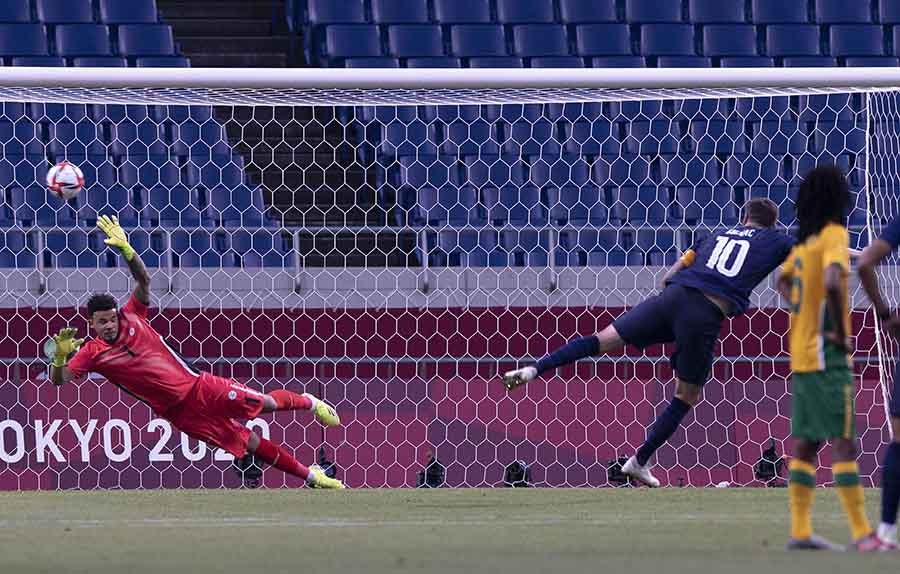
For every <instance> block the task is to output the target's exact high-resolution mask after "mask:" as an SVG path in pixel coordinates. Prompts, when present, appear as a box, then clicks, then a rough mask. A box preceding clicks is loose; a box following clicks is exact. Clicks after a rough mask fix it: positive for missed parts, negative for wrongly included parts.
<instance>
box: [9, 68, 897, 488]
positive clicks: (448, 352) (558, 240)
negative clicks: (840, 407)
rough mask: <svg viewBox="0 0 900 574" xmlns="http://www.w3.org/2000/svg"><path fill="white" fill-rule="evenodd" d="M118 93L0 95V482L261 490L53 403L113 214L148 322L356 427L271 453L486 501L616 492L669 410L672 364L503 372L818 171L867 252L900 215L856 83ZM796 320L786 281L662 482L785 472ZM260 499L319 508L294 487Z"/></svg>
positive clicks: (49, 78)
mask: <svg viewBox="0 0 900 574" xmlns="http://www.w3.org/2000/svg"><path fill="white" fill-rule="evenodd" d="M118 72H122V75H114V74H107V73H104V75H102V76H101V75H97V74H100V71H99V70H87V71H85V70H53V71H52V75H51V74H50V72H42V71H41V70H25V71H16V70H12V71H10V72H4V75H5V76H8V77H4V78H0V106H2V107H0V188H2V190H3V197H2V200H3V201H2V206H0V282H2V283H0V285H2V290H0V317H2V321H0V358H2V365H3V366H2V369H3V373H2V382H0V396H2V400H0V489H57V488H61V489H65V488H84V489H90V488H157V487H197V486H204V487H223V486H225V487H232V486H238V485H241V484H242V476H240V475H239V473H238V472H237V471H236V469H237V466H236V465H235V464H234V461H232V460H231V457H230V455H227V454H226V453H223V452H222V451H219V450H217V449H214V448H211V447H208V446H207V445H205V444H202V443H198V442H197V441H195V440H193V439H189V438H188V437H186V436H183V435H181V434H180V433H179V432H178V431H177V429H174V428H172V426H171V425H170V424H169V423H168V422H167V421H165V420H163V419H162V418H161V417H159V416H158V415H155V414H153V413H152V412H151V411H150V410H149V408H148V407H147V406H145V405H144V404H142V403H140V402H138V401H136V400H135V399H133V398H132V397H129V396H127V395H124V394H122V393H120V392H119V391H118V390H117V389H116V388H115V387H113V386H112V385H110V384H107V383H105V382H104V381H102V380H100V379H96V378H90V379H87V380H85V381H83V382H80V383H74V384H69V385H66V386H64V387H61V388H58V389H57V388H55V387H54V386H53V385H52V384H50V383H49V382H48V381H47V379H46V363H47V361H46V359H45V358H44V357H43V353H42V346H43V344H44V342H45V341H46V340H47V338H48V337H49V336H51V335H52V334H53V333H55V332H56V331H57V330H58V329H60V328H62V327H64V326H73V327H76V328H78V330H79V333H80V334H81V335H82V336H83V335H85V334H87V333H89V328H88V325H87V322H86V318H85V313H84V309H83V305H84V303H85V301H86V298H87V296H88V295H89V294H90V293H94V292H102V291H108V292H111V293H113V294H114V295H115V296H116V297H118V298H119V299H120V300H123V299H124V298H125V297H126V295H127V293H128V289H129V287H130V280H129V276H128V273H127V268H126V267H124V266H123V265H122V262H121V261H119V260H117V258H116V257H115V256H114V255H113V254H112V253H110V252H109V250H107V249H105V247H104V245H103V242H102V238H101V237H100V235H99V234H98V232H97V231H96V229H95V226H96V219H97V217H98V216H99V215H100V214H109V213H112V214H117V215H118V217H119V220H120V221H121V222H122V223H123V225H124V226H125V227H126V228H127V231H128V233H129V236H130V239H131V242H132V244H133V245H134V246H135V248H136V249H137V251H138V253H139V254H140V255H141V257H142V258H143V260H144V261H145V262H146V263H147V265H148V267H149V268H150V272H151V275H152V278H153V283H152V290H153V294H152V300H153V303H152V307H153V309H152V311H151V317H152V319H151V322H152V324H153V326H154V327H155V328H156V329H157V330H158V331H159V332H160V333H161V334H162V335H163V336H164V337H165V338H166V340H167V341H168V342H169V343H170V344H171V345H172V346H173V347H174V348H176V349H177V350H178V351H179V352H180V353H181V354H182V355H183V356H184V357H185V358H186V360H188V361H190V362H191V363H193V365H194V366H195V367H197V368H199V369H202V370H209V371H212V372H214V373H215V374H217V375H220V376H226V377H232V378H235V379H237V380H240V381H242V382H246V383H247V384H249V385H251V386H252V387H255V388H258V389H261V390H266V391H268V390H273V389H276V388H289V389H293V390H297V391H303V390H305V391H308V392H312V393H314V394H316V395H318V396H320V397H323V398H325V399H326V400H328V401H329V402H331V403H332V404H333V405H335V407H336V408H337V410H338V411H339V413H340V415H341V418H342V420H343V421H344V424H343V426H342V427H340V428H337V429H328V430H327V431H325V430H323V429H322V428H321V427H320V426H318V425H316V424H314V423H312V422H311V421H310V417H308V416H304V415H305V413H288V414H283V413H279V414H277V415H275V416H261V417H260V418H259V419H257V420H254V421H249V422H248V423H247V424H248V425H251V426H253V427H254V428H256V429H258V430H259V432H261V434H262V435H263V436H267V437H269V438H271V439H272V440H274V441H275V442H278V443H283V444H285V445H286V447H287V448H289V449H293V451H294V452H295V454H296V455H297V457H298V458H299V460H301V461H303V462H305V463H311V462H313V461H316V460H319V459H320V458H322V459H324V460H326V461H328V462H329V463H330V462H333V463H334V464H335V465H336V469H337V472H338V475H339V476H340V477H341V478H343V479H344V480H345V481H346V482H348V484H349V485H351V486H354V487H362V486H365V487H400V486H416V485H418V484H419V482H420V481H421V480H422V478H423V477H424V476H425V474H423V473H425V470H426V467H427V466H428V465H429V464H430V461H431V459H432V457H433V458H434V459H436V460H437V463H438V464H439V465H440V467H441V468H442V469H443V471H444V477H445V482H444V484H446V485H448V486H471V487H476V486H497V485H502V484H503V483H504V475H505V472H506V471H507V469H508V468H509V467H510V465H512V464H514V463H516V462H519V463H521V464H523V465H525V466H526V467H527V470H528V474H529V476H530V480H531V481H532V482H533V484H535V485H539V486H607V485H617V484H619V482H618V478H619V477H618V475H617V473H616V468H615V464H616V461H617V459H619V458H620V457H623V456H628V455H630V454H632V453H633V452H634V450H635V449H636V448H637V446H638V445H639V444H640V443H641V442H642V441H643V438H644V433H645V428H646V427H647V426H648V425H649V423H650V422H651V421H652V419H653V416H654V414H655V413H656V412H657V411H658V410H659V409H660V408H663V407H664V405H665V403H666V401H667V400H668V399H669V397H670V396H671V395H672V393H673V390H674V383H673V378H672V371H671V368H670V366H669V360H668V355H669V354H670V353H671V351H672V349H671V348H668V347H653V348H650V349H647V351H646V352H643V353H641V352H639V351H636V350H634V349H626V350H625V351H624V352H622V353H621V354H617V355H615V356H612V357H600V358H597V359H596V360H589V361H583V362H581V363H579V364H578V365H577V366H576V367H570V368H566V369H562V370H560V371H559V373H558V374H556V375H555V376H551V377H546V378H545V379H543V380H539V381H535V382H532V383H531V384H529V385H528V386H527V388H525V389H524V390H519V391H517V392H514V393H512V394H507V393H506V391H505V390H504V389H503V387H502V385H501V384H500V383H499V380H498V378H497V374H498V372H502V371H503V370H506V369H509V368H512V367H514V366H516V365H521V364H523V363H526V362H528V361H532V360H534V359H536V358H537V357H540V356H541V355H543V354H544V353H546V352H547V351H549V350H552V349H553V348H555V347H557V346H559V345H561V344H563V343H564V342H566V341H567V340H570V339H572V338H573V337H575V336H578V335H585V334H590V333H594V332H597V331H599V330H600V329H602V328H603V327H604V326H606V325H607V324H609V323H610V322H611V321H612V320H613V319H614V318H615V317H616V316H618V315H619V314H620V313H621V312H622V311H623V309H625V308H627V307H630V306H633V305H635V304H637V303H638V302H640V301H641V300H642V299H644V298H645V297H647V296H649V295H652V294H653V293H655V292H656V291H657V289H658V282H659V280H660V278H661V276H662V273H663V271H664V269H665V267H666V266H667V265H669V264H671V263H673V262H674V261H675V260H676V258H677V257H678V255H679V253H680V252H681V251H683V250H684V249H686V248H687V247H688V246H689V245H690V244H691V243H692V241H693V240H694V239H696V238H698V237H701V236H703V235H704V234H707V233H709V232H710V230H712V229H715V228H717V227H719V226H730V225H735V224H737V222H738V221H739V217H740V208H741V205H742V204H743V203H744V202H745V201H746V200H747V199H749V198H752V197H761V196H763V197H769V198H771V199H772V200H774V201H775V202H776V203H777V204H778V205H779V210H780V225H781V226H783V227H785V228H790V227H791V226H792V225H793V224H794V209H793V205H794V204H793V198H794V196H795V193H796V190H797V187H798V185H799V182H800V178H801V176H802V174H803V173H804V172H805V171H806V170H808V169H810V168H811V167H812V166H813V165H815V164H816V163H818V162H829V163H835V164H837V165H839V166H840V167H842V168H843V169H844V170H845V171H846V172H847V173H848V174H849V180H850V183H851V186H852V191H853V197H854V201H855V205H854V207H853V210H852V212H851V213H850V216H849V225H850V232H851V238H852V242H853V243H854V244H855V245H854V246H863V245H865V244H866V243H867V242H868V241H869V239H870V237H871V236H872V234H873V233H877V232H878V229H879V227H880V225H881V224H882V223H883V222H884V221H885V220H886V218H888V217H891V216H893V215H895V214H896V212H897V209H898V207H897V206H898V195H897V189H896V183H895V182H896V173H897V157H898V156H897V145H896V144H897V143H898V139H897V133H898V132H897V126H898V125H900V109H898V104H897V94H896V92H893V91H884V92H879V91H876V90H874V89H865V88H854V87H849V86H874V87H877V88H878V89H881V86H882V85H883V84H877V83H866V82H862V81H860V82H859V83H851V82H852V81H855V77H854V78H850V79H848V76H846V74H851V73H854V71H852V70H846V72H845V71H844V70H832V71H830V73H833V74H835V75H836V76H840V74H845V76H842V77H841V78H843V79H842V80H841V78H838V80H841V81H837V82H836V81H830V80H834V78H831V79H830V80H829V79H828V78H824V77H820V78H819V79H818V83H816V82H815V81H811V80H808V79H805V80H804V81H805V82H806V84H807V85H799V83H798V82H799V80H798V78H800V76H802V74H801V75H800V76H798V75H796V73H795V75H794V76H789V75H787V74H786V73H782V71H769V72H766V74H769V76H766V74H763V73H760V71H755V73H754V74H750V75H746V74H745V75H744V76H735V75H734V74H733V73H730V72H729V74H730V75H728V74H726V76H727V78H726V79H727V80H728V81H729V82H731V83H730V84H720V85H716V84H715V81H716V76H713V75H712V74H709V73H707V72H726V71H724V70H708V71H706V70H700V71H691V72H690V73H688V74H685V73H684V71H676V72H680V74H676V75H673V74H669V73H668V72H672V71H663V70H652V71H651V70H646V71H644V70H639V71H621V73H620V71H615V72H614V73H613V72H611V71H606V73H605V74H604V72H603V71H600V70H593V71H586V72H588V73H587V74H584V73H582V72H585V71H581V70H578V71H575V72H574V73H573V74H572V75H571V76H570V77H568V78H567V77H564V76H565V75H564V74H555V73H549V72H548V74H549V76H548V75H547V74H544V72H545V71H541V72H540V73H541V74H542V76H540V77H538V76H535V75H532V74H529V72H534V71H528V70H522V71H506V70H504V71H502V72H500V71H497V73H493V72H492V74H491V76H490V77H485V76H484V75H483V74H482V75H480V76H476V75H475V74H474V73H475V72H478V71H477V70H463V71H459V72H462V73H456V72H457V71H452V72H451V73H449V74H447V75H446V76H443V75H441V74H437V73H435V72H434V71H432V72H428V73H426V72H423V73H421V74H419V75H418V76H410V75H404V72H407V71H406V70H390V71H387V73H386V74H385V73H383V72H385V71H377V75H376V74H373V73H372V72H374V71H368V70H363V71H359V72H360V73H359V74H358V75H357V76H352V75H348V73H344V74H333V72H334V71H307V70H304V71H302V72H300V71H296V72H285V73H283V74H282V73H275V72H272V71H269V73H268V75H267V73H266V71H256V72H248V73H247V75H246V76H242V77H241V78H234V77H227V76H225V77H222V76H221V75H219V76H216V75H215V74H216V73H217V71H214V70H188V71H184V72H182V71H179V70H175V71H172V70H166V71H165V72H166V73H165V74H164V75H163V74H161V73H160V72H159V71H154V70H146V69H145V70H124V71H117V73H118ZM341 72H343V71H341ZM395 72H396V73H395ZM469 72H473V73H472V74H470V73H469ZM647 72H653V73H654V74H655V75H651V74H648V73H647ZM695 72H696V73H695ZM731 72H733V71H731ZM783 72H791V71H790V70H784V71H783ZM356 73H357V72H353V74H356ZM418 73H419V71H417V74H418ZM92 74H93V75H92ZM747 74H749V73H747ZM779 74H780V75H779ZM720 77H724V76H720ZM736 78H737V79H736ZM767 78H769V79H768V83H766V79H767ZM804 78H806V76H804ZM826 80H829V81H826ZM654 81H658V82H660V83H658V84H654V83H653V82H654ZM240 82H244V83H243V84H242V83H240ZM354 82H355V83H354ZM679 82H680V83H679ZM691 82H693V84H692V83H691ZM835 85H844V86H848V87H846V88H835V87H827V88H826V87H824V86H835ZM894 85H896V84H894ZM817 86H818V87H817ZM63 159H66V160H68V161H70V162H72V163H74V164H76V165H78V166H79V167H80V168H81V169H82V170H83V172H84V174H85V179H86V186H85V189H84V190H83V191H82V193H81V194H80V195H79V196H78V197H77V198H76V199H74V200H71V201H69V202H68V203H63V202H61V201H60V200H58V199H56V198H54V197H51V196H50V195H49V194H48V192H47V191H46V189H45V188H44V185H43V181H44V174H45V172H46V170H47V169H48V167H49V166H51V165H53V164H54V163H55V162H58V161H61V160H63ZM892 269H893V268H889V270H888V271H887V272H886V273H887V274H888V280H887V281H885V284H886V288H887V289H888V290H889V291H890V292H891V297H892V298H893V299H894V300H896V297H897V292H896V289H897V286H898V285H900V282H898V280H897V278H896V276H895V272H894V271H893V270H892ZM854 285H855V283H854ZM853 301H854V307H855V309H854V329H855V331H856V335H857V339H856V342H857V349H856V354H855V361H856V373H857V388H858V394H857V411H858V415H857V428H858V429H859V435H860V437H861V451H862V454H861V456H860V466H861V472H862V474H863V476H864V478H865V479H866V480H869V481H873V480H875V477H876V468H877V460H878V458H877V457H878V452H879V450H880V448H881V447H882V445H883V444H885V442H886V441H887V440H888V430H887V426H886V422H885V408H884V395H883V389H884V386H885V384H886V383H887V381H888V380H889V378H890V372H889V370H888V371H885V366H886V365H889V364H890V362H891V361H890V356H891V355H892V354H893V351H892V350H891V347H890V345H889V344H888V342H887V341H886V340H885V339H884V338H883V337H881V336H880V332H879V331H878V327H877V325H876V324H875V322H874V318H873V316H872V314H871V313H870V312H868V311H867V309H868V305H867V304H866V302H865V300H864V299H863V297H862V296H861V293H860V292H859V291H858V289H857V288H856V287H854V290H853ZM787 328H788V318H787V314H786V312H785V311H784V309H783V308H782V305H781V303H780V301H779V298H778V296H777V294H776V293H775V292H774V290H773V289H772V285H771V284H770V283H769V282H766V283H764V284H763V285H762V286H761V287H760V288H759V289H758V290H757V292H756V293H755V294H754V297H753V305H752V309H751V310H750V311H749V312H748V314H747V315H745V316H743V317H740V318H736V319H732V320H730V321H728V322H727V324H726V329H725V330H724V336H723V338H722V340H721V344H720V346H719V347H718V350H717V360H716V363H715V366H714V369H713V373H712V378H711V380H710V382H709V383H708V384H707V385H706V387H705V389H704V399H703V401H702V402H701V403H700V404H699V405H698V406H697V407H696V408H695V409H694V411H693V414H692V415H691V416H690V417H689V418H688V419H687V422H686V424H685V425H684V427H683V429H681V430H679V431H678V433H676V435H675V436H674V437H673V440H672V441H671V442H670V443H669V444H668V445H666V446H664V447H663V448H662V449H660V450H659V452H658V454H657V469H658V474H657V476H659V477H661V479H662V481H663V483H664V484H667V485H672V486H682V485H684V486H707V485H714V484H718V483H721V482H723V481H726V482H728V483H730V484H735V485H748V486H750V485H755V486H760V485H764V484H769V483H771V481H772V480H773V479H774V480H776V481H777V480H778V477H777V476H773V473H775V472H776V471H777V470H779V469H780V462H779V460H780V459H781V457H783V456H785V452H786V450H787V449H788V447H789V443H788V435H789V430H790V423H789V417H790V384H789V379H788V371H789V369H788V361H787V353H786V345H785V335H786V332H787ZM828 464H829V463H828V458H827V453H826V456H825V457H824V458H823V465H828ZM785 476H786V469H781V470H780V478H781V480H784V478H785ZM243 478H247V477H246V476H244V477H243ZM822 478H823V479H825V480H828V479H830V474H825V475H823V477H822ZM263 483H264V484H265V485H267V486H273V487H277V486H297V483H296V482H294V481H293V479H291V478H286V477H285V476H284V475H282V474H281V473H278V472H273V471H269V472H266V473H265V474H264V475H263Z"/></svg>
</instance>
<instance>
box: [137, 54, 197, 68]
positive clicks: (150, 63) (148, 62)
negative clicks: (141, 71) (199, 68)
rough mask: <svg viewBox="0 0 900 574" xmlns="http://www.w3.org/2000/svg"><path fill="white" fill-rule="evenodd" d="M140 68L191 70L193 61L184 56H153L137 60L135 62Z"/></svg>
mask: <svg viewBox="0 0 900 574" xmlns="http://www.w3.org/2000/svg"><path fill="white" fill-rule="evenodd" d="M134 63H135V64H137V67H138V68H190V67H191V61H190V60H188V59H187V58H185V57H183V56H155V57H154V56H151V57H149V58H137V59H136V60H135V61H134Z"/></svg>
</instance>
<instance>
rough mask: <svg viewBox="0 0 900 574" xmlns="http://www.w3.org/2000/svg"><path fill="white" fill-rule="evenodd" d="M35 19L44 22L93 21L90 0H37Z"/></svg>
mask: <svg viewBox="0 0 900 574" xmlns="http://www.w3.org/2000/svg"><path fill="white" fill-rule="evenodd" d="M37 17H38V18H37V19H38V20H40V21H41V22H43V23H44V24H68V23H74V22H93V21H94V11H93V8H92V7H91V0H37Z"/></svg>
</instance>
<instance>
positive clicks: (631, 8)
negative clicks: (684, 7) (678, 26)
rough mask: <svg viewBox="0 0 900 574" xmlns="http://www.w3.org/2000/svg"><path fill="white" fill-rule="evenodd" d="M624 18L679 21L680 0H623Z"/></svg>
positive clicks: (640, 21)
mask: <svg viewBox="0 0 900 574" xmlns="http://www.w3.org/2000/svg"><path fill="white" fill-rule="evenodd" d="M625 20H626V21H628V22H636V23H648V22H681V2H660V1H659V0H625Z"/></svg>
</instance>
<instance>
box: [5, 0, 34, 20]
mask: <svg viewBox="0 0 900 574" xmlns="http://www.w3.org/2000/svg"><path fill="white" fill-rule="evenodd" d="M0 22H2V23H12V22H31V7H30V6H29V5H28V0H5V1H4V2H0Z"/></svg>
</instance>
